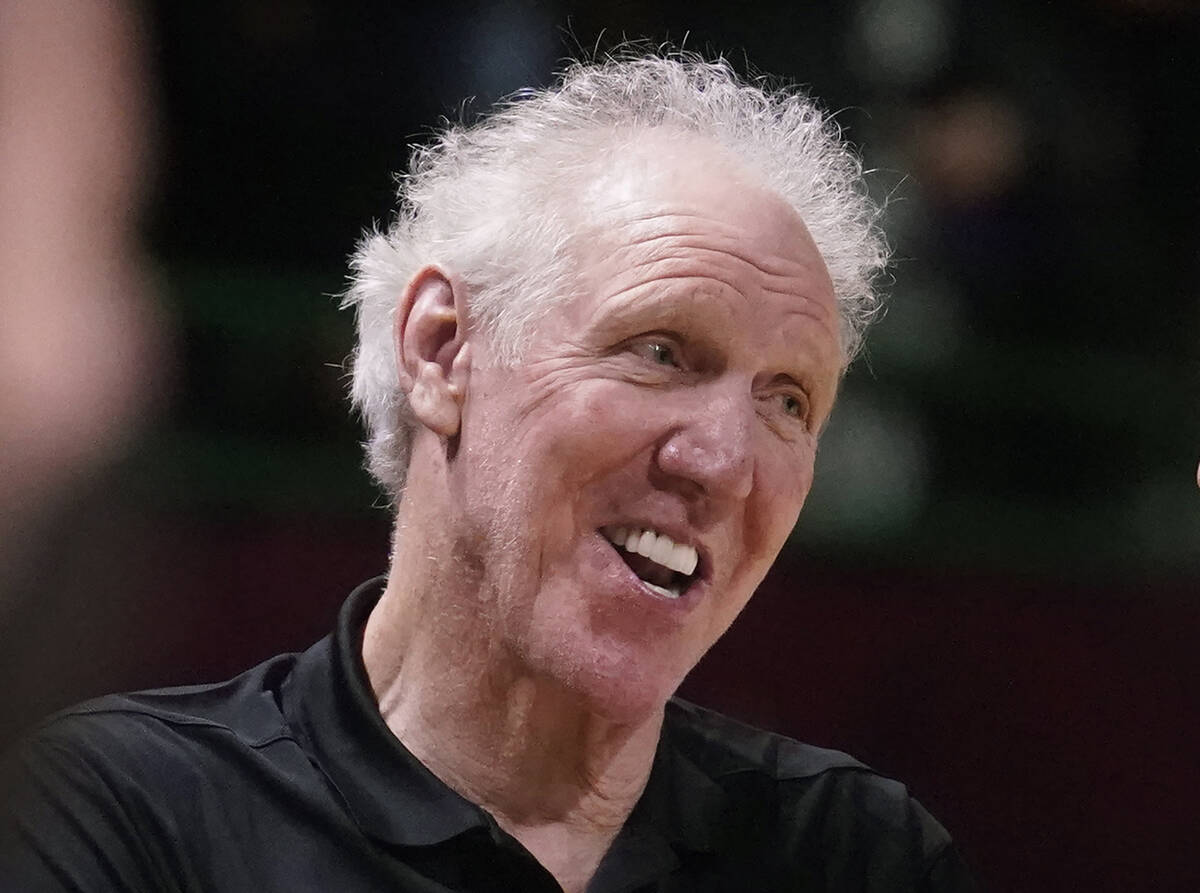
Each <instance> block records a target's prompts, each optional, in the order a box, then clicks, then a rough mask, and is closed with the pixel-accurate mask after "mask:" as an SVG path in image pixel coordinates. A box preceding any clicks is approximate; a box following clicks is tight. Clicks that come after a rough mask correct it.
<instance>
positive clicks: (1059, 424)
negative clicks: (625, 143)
mask: <svg viewBox="0 0 1200 893" xmlns="http://www.w3.org/2000/svg"><path fill="white" fill-rule="evenodd" d="M413 6H415V4H413ZM1198 12H1200V10H1198V7H1197V4H1195V3H1193V2H1191V0H1176V2H1172V0H1060V2H1057V3H1052V4H1051V3H1044V2H1032V0H973V2H968V0H847V2H841V3H823V4H817V3H811V4H799V3H795V2H790V3H786V2H775V0H760V2H757V3H753V4H750V3H747V4H722V3H714V2H707V0H687V2H684V0H639V2H636V3H635V2H619V0H610V2H595V3H591V4H587V5H583V4H579V3H571V2H567V0H560V2H553V0H542V2H532V0H527V2H510V3H497V4H486V3H482V2H481V3H474V4H471V3H459V4H455V3H441V4H425V5H424V8H410V5H409V4H404V3H395V2H383V0H373V2H372V0H362V2H358V3H353V4H346V3H335V2H333V0H213V2H209V3H206V4H182V3H173V2H165V0H164V2H160V3H143V4H141V5H122V4H120V3H116V2H112V3H104V2H95V3H91V2H87V0H42V2H39V0H3V2H0V260H2V261H3V266H4V269H5V270H6V277H7V278H8V280H9V281H8V282H7V283H4V284H3V285H2V286H0V287H2V289H3V290H2V291H0V310H2V314H3V315H2V316H0V319H2V322H0V374H2V375H3V380H4V384H3V385H2V386H0V437H2V438H3V445H2V449H0V499H2V500H3V502H2V506H3V507H2V509H0V679H3V680H4V684H3V693H2V694H0V745H2V744H3V743H5V742H7V741H10V740H11V739H12V738H13V736H15V735H16V734H19V732H20V730H21V729H22V728H24V727H26V726H28V724H29V723H31V722H33V721H35V720H36V719H37V718H38V717H40V716H42V715H44V714H46V713H48V712H50V711H52V710H54V709H57V708H59V707H62V706H64V705H66V704H68V703H71V702H74V701H77V700H80V699H82V698H84V697H88V696H91V695H95V694H99V693H102V692H105V691H111V690H115V689H128V688H138V687H149V686H157V685H165V684H174V683H186V682H198V681H211V680H214V679H218V678H221V677H223V676H228V675H232V674H233V673H236V672H238V671H239V670H241V669H243V668H245V667H247V666H249V665H251V664H253V663H255V662H257V661H259V660H261V659H264V658H266V657H268V656H270V655H271V654H274V653H277V652H279V651H282V650H295V649H301V648H304V647H306V646H307V645H308V644H310V643H311V642H312V641H314V640H315V639H316V638H318V637H320V636H321V635H323V634H324V633H325V632H326V631H327V630H328V629H329V627H330V625H331V623H332V620H333V617H334V614H335V612H336V610H337V608H338V606H339V604H340V602H341V600H342V599H343V598H344V596H345V595H346V594H347V593H348V592H349V590H350V589H351V588H352V587H353V586H354V585H356V584H357V583H359V582H361V580H363V579H365V578H367V577H369V576H373V575H375V574H378V573H382V572H383V571H384V570H385V569H386V558H387V542H388V534H389V529H388V527H389V516H388V512H387V510H386V508H385V507H384V505H383V501H382V499H381V498H380V497H379V495H378V494H377V493H376V492H375V491H374V490H373V489H372V487H371V485H370V483H369V480H368V478H367V476H366V474H365V472H363V471H362V470H361V457H360V453H359V447H358V440H359V437H360V435H359V431H358V428H357V426H356V424H355V421H354V420H353V419H352V418H351V417H350V416H349V414H348V411H347V404H346V401H345V399H344V394H345V389H346V383H347V382H346V374H345V359H346V357H347V355H348V354H349V352H350V350H351V346H352V320H351V319H350V317H349V316H347V315H345V314H342V313H340V312H339V311H338V310H337V305H338V295H339V293H340V292H341V291H342V290H343V289H344V287H345V278H344V277H345V258H346V256H347V254H348V253H349V252H350V250H351V249H352V247H353V245H354V243H355V241H356V240H357V238H358V237H359V235H360V233H361V231H362V229H363V228H364V227H366V226H369V225H370V224H371V223H372V221H381V222H386V220H387V219H388V217H389V214H390V209H391V207H392V194H393V189H394V183H393V179H392V172H394V171H396V170H398V169H400V168H402V167H403V166H404V163H405V161H406V158H407V153H408V146H409V145H410V144H412V143H414V142H419V141H421V140H423V139H425V138H426V137H427V136H428V134H429V132H430V130H431V128H432V127H433V126H434V125H435V124H436V123H437V122H438V120H439V118H440V117H442V116H447V117H449V118H451V119H458V118H460V117H466V118H468V119H469V118H470V117H471V116H472V115H473V114H475V113H477V112H478V111H480V110H482V109H485V108H486V107H487V105H488V103H490V102H491V101H492V100H494V99H496V98H498V97H500V96H503V95H505V94H507V93H509V92H511V91H513V90H515V89H517V88H519V87H522V86H526V85H540V84H545V83H547V82H548V81H549V79H550V77H551V74H552V72H553V70H554V69H555V68H556V67H557V66H558V65H559V63H560V61H561V60H562V59H563V57H565V56H568V55H577V54H579V53H580V52H584V53H590V52H592V51H593V49H594V48H596V47H599V48H601V49H603V48H604V47H605V46H611V45H613V44H615V43H617V42H618V41H619V40H620V39H621V38H622V37H623V36H627V37H637V38H649V39H651V40H654V41H659V40H669V41H671V42H673V43H675V44H677V45H678V44H681V43H682V44H684V45H685V46H686V47H687V48H690V49H694V50H698V51H702V52H706V53H710V54H715V53H724V54H725V55H726V56H727V57H728V58H730V59H731V60H732V61H733V62H734V64H735V67H738V68H739V69H741V70H743V71H747V70H751V71H753V70H759V71H763V72H769V73H771V74H773V75H777V76H780V77H781V78H783V79H785V80H789V81H794V82H796V83H799V84H802V85H804V86H806V87H807V88H808V89H810V90H811V92H812V93H813V94H815V95H816V96H818V97H819V98H820V99H821V100H822V102H823V103H824V104H825V105H826V106H827V107H828V108H830V109H832V110H836V111H837V112H838V120H839V121H840V122H841V124H842V126H843V127H844V128H845V131H846V134H847V136H848V137H849V138H850V139H851V140H852V141H853V142H854V143H855V144H856V145H858V146H859V147H860V149H861V151H862V153H863V155H864V156H865V158H866V161H867V164H868V166H869V167H870V168H872V169H874V171H875V173H874V175H873V177H872V185H873V188H874V189H875V190H876V191H877V193H878V196H879V197H880V198H881V199H886V200H887V202H888V208H889V211H888V218H887V229H888V231H889V233H890V236H891V240H892V243H893V245H894V247H895V249H896V263H895V265H894V269H893V275H894V281H893V282H892V283H891V284H890V285H889V288H888V290H889V292H890V293H891V296H892V297H891V305H890V309H889V311H888V313H887V316H886V317H885V318H884V319H883V320H882V322H881V323H880V324H879V325H878V327H877V328H876V329H875V331H874V333H873V335H872V336H871V337H870V339H869V347H868V350H867V352H866V354H865V356H864V357H863V358H862V359H861V360H859V361H858V363H857V364H856V366H855V367H854V369H853V370H852V371H851V373H850V375H849V377H848V379H847V381H846V383H845V387H844V391H843V395H842V397H841V402H840V405H839V407H838V409H837V411H836V413H835V416H834V420H833V422H832V425H831V427H830V429H829V431H828V433H827V434H826V436H825V438H824V440H823V442H822V448H821V454H820V457H819V462H818V473H817V485H816V487H815V489H814V491H813V493H812V496H811V498H810V502H809V505H808V507H806V509H805V512H804V514H803V516H802V518H801V523H800V526H799V528H798V529H797V531H796V533H795V536H794V537H793V540H792V542H791V543H790V544H789V547H788V549H787V551H786V553H785V555H784V556H783V557H782V558H781V560H780V562H779V565H778V567H777V568H776V569H775V571H774V572H773V573H772V575H771V577H770V579H769V580H768V583H767V584H766V585H765V586H764V588H763V590H762V591H761V592H760V594H759V595H758V596H757V597H756V599H755V600H754V601H753V602H752V603H751V606H750V607H749V608H748V609H747V612H746V614H745V615H744V616H743V618H742V619H741V620H739V622H738V624H737V625H736V626H735V628H734V630H733V631H732V632H731V633H730V634H729V636H728V637H727V638H726V639H725V640H723V641H722V642H721V643H720V644H719V645H718V646H717V647H716V648H715V649H714V651H713V652H712V653H711V654H710V655H709V657H708V658H706V659H705V661H704V663H702V664H701V666H700V667H699V668H698V669H697V670H696V672H695V673H694V674H693V677H692V678H691V679H689V681H688V683H687V684H686V685H685V689H684V693H685V694H686V695H687V696H689V697H691V698H693V699H695V700H698V701H701V702H703V703H706V704H708V705H711V706H714V707H717V708H719V709H722V710H724V711H726V712H728V713H731V714H733V715H736V716H739V717H742V718H744V719H747V720H750V721H753V722H757V723H760V724H765V725H768V726H770V727H773V728H776V729H779V730H781V731H784V732H787V733H789V734H792V735H794V736H796V737H799V738H802V739H804V740H807V741H810V742H812V743H815V744H820V745H823V746H828V747H835V748H838V749H841V750H846V751H849V752H851V753H853V754H855V755H856V756H858V757H860V758H861V759H864V760H865V761H866V762H868V763H870V764H871V765H873V766H874V767H875V768H877V769H879V770H880V771H882V772H884V773H885V774H889V775H893V776H895V777H898V778H900V779H902V780H904V781H905V782H907V783H908V784H909V786H910V787H911V788H912V789H913V790H914V792H915V793H916V794H917V796H918V797H919V798H920V799H921V800H922V801H923V802H924V803H925V804H926V805H927V806H928V807H929V808H930V809H931V810H932V811H933V812H934V813H935V814H936V815H937V816H938V817H939V818H940V819H941V820H942V821H943V822H944V823H945V824H946V825H947V826H948V827H949V828H950V829H951V831H952V833H953V834H954V835H955V837H956V838H957V839H958V841H959V844H960V846H961V847H962V849H963V851H964V852H965V854H966V857H967V859H968V860H969V861H970V863H971V864H972V865H973V866H974V867H975V868H976V870H977V872H978V873H979V875H980V876H981V878H982V879H983V880H984V882H985V884H986V886H987V887H988V888H989V889H993V890H1028V891H1062V890H1089V891H1107V890H1112V891H1117V890H1120V891H1127V890H1133V889H1137V890H1181V891H1182V890H1189V891H1194V890H1196V889H1200V869H1198V868H1197V865H1196V860H1195V859H1194V856H1193V855H1192V853H1191V848H1190V846H1189V844H1190V842H1191V839H1192V837H1193V836H1194V834H1195V831H1196V829H1197V828H1200V810H1198V808H1197V806H1196V804H1197V803H1200V760H1198V758H1197V754H1198V753H1200V719H1198V717H1200V657H1198V656H1197V655H1198V654H1200V491H1197V488H1196V480H1195V475H1196V463H1197V458H1198V457H1200V415H1198V411H1200V400H1198V399H1197V397H1198V394H1197V389H1196V385H1197V373H1198V371H1200V368H1198V365H1200V364H1198V361H1200V300H1198V297H1200V295H1198V292H1200V287H1198V286H1197V281H1198V278H1200V210H1198V209H1200V176H1198V175H1197V170H1198V169H1200V149H1198V148H1197V147H1198V145H1200V143H1198V141H1197V139H1198V137H1200V127H1198V126H1197V113H1198V112H1197V109H1198V108H1200V103H1198V100H1200V64H1198V63H1197V58H1196V47H1197V45H1198V40H1200V14H1198ZM750 66H752V68H751V67H750ZM468 97H473V99H471V100H470V101H468V102H466V103H464V102H463V100H464V99H465V98H468Z"/></svg>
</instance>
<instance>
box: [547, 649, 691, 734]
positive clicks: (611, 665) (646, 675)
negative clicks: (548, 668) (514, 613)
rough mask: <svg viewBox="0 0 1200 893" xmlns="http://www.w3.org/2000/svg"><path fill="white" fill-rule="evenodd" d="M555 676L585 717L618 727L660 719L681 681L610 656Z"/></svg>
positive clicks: (658, 669)
mask: <svg viewBox="0 0 1200 893" xmlns="http://www.w3.org/2000/svg"><path fill="white" fill-rule="evenodd" d="M559 669H560V670H561V669H566V668H562V667H560V668H559ZM555 676H556V678H557V679H558V680H559V682H560V684H562V685H563V687H564V688H565V689H566V690H567V691H568V692H570V693H571V695H572V696H573V697H574V698H575V699H577V701H578V702H579V703H580V704H581V705H582V706H584V708H585V709H586V710H587V711H588V712H589V713H592V714H594V715H595V716H597V717H600V718H602V719H605V720H608V721H609V722H614V723H619V724H622V725H637V724H640V723H643V722H646V721H647V720H651V719H654V718H655V717H657V716H660V715H661V714H662V711H663V707H664V706H665V705H666V703H667V701H668V699H670V697H671V696H672V695H673V694H674V693H675V689H676V688H678V687H679V684H680V682H681V681H682V675H680V674H676V673H672V672H670V671H669V669H668V668H666V667H662V666H657V665H655V664H654V663H653V662H650V664H649V665H647V662H646V661H644V660H638V659H637V658H636V657H635V656H632V655H626V654H621V653H615V654H614V653H611V652H610V653H602V654H593V655H591V659H590V660H587V661H579V662H577V663H576V665H575V666H574V667H572V668H570V670H569V671H568V672H567V673H561V672H559V673H555ZM677 676H678V677H679V678H676V677H677Z"/></svg>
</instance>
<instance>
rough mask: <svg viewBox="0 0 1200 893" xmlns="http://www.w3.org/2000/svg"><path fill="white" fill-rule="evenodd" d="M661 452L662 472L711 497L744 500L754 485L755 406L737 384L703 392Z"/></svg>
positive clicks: (698, 393)
mask: <svg viewBox="0 0 1200 893" xmlns="http://www.w3.org/2000/svg"><path fill="white" fill-rule="evenodd" d="M691 397H692V399H691V400H689V401H688V405H687V407H686V410H685V412H684V413H682V414H681V416H680V417H679V419H678V424H677V425H676V426H675V427H674V428H673V430H672V432H671V434H670V435H669V436H668V438H667V439H666V441H665V442H664V443H663V445H662V448H661V449H660V452H659V464H660V466H661V467H662V469H663V470H664V471H665V472H667V473H668V474H671V475H673V476H675V477H678V478H682V479H686V480H689V481H691V482H692V483H694V484H695V485H697V486H698V487H699V488H700V489H701V490H703V491H704V492H705V493H706V494H707V495H709V496H713V497H724V498H732V499H744V498H745V497H746V496H748V495H749V493H750V488H751V485H752V484H753V480H754V444H753V438H754V405H753V400H752V396H751V394H750V390H749V387H748V386H746V387H741V386H739V385H738V384H737V383H735V382H724V383H721V384H717V383H714V384H713V385H712V386H710V387H708V388H697V389H696V390H695V391H693V393H692V394H691Z"/></svg>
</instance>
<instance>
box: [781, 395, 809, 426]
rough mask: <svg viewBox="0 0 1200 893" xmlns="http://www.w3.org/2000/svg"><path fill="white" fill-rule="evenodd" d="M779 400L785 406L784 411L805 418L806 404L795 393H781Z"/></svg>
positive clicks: (798, 417)
mask: <svg viewBox="0 0 1200 893" xmlns="http://www.w3.org/2000/svg"><path fill="white" fill-rule="evenodd" d="M779 402H780V404H781V405H782V406H783V411H784V412H785V413H787V414H788V415H790V416H793V417H794V418H797V419H801V420H803V419H804V416H805V410H806V408H807V407H806V406H805V403H804V401H803V400H801V399H800V398H799V397H797V396H796V395H795V394H780V395H779Z"/></svg>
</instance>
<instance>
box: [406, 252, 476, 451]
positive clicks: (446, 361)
mask: <svg viewBox="0 0 1200 893" xmlns="http://www.w3.org/2000/svg"><path fill="white" fill-rule="evenodd" d="M465 310H466V304H465V301H464V299H463V288H462V285H461V283H455V282H454V281H452V280H451V278H450V277H449V276H447V275H446V274H445V273H443V272H442V271H441V270H439V269H438V268H437V267H433V266H427V267H422V268H421V269H420V270H419V271H417V274H416V275H415V276H413V278H412V279H411V280H409V283H408V286H407V287H406V288H405V289H404V294H403V295H402V296H401V298H400V304H399V306H398V307H397V308H396V325H395V330H394V338H395V342H396V366H397V371H398V373H399V379H400V382H399V383H400V387H401V388H403V389H404V391H405V393H406V394H407V395H408V403H409V405H410V406H411V407H412V411H413V414H414V415H416V417H417V419H418V420H419V421H420V422H421V424H423V425H424V426H425V427H426V428H428V429H429V430H430V431H433V432H434V433H435V434H439V435H441V436H442V437H453V436H454V435H455V434H457V433H458V428H459V424H460V422H461V421H462V403H463V399H464V397H465V396H466V385H467V378H468V376H469V371H470V364H469V362H468V345H467V343H466V314H465Z"/></svg>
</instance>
